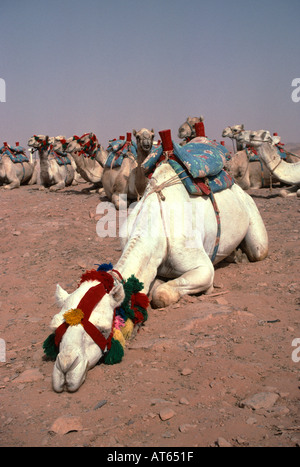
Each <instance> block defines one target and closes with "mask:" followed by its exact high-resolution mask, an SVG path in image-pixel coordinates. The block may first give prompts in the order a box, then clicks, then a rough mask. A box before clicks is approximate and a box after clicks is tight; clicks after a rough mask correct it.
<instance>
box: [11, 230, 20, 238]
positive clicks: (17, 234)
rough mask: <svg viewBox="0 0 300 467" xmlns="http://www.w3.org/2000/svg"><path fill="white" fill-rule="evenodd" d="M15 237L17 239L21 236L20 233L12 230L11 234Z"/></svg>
mask: <svg viewBox="0 0 300 467" xmlns="http://www.w3.org/2000/svg"><path fill="white" fill-rule="evenodd" d="M12 234H13V235H14V236H15V237H18V236H19V235H21V232H20V231H19V230H14V231H13V233H12Z"/></svg>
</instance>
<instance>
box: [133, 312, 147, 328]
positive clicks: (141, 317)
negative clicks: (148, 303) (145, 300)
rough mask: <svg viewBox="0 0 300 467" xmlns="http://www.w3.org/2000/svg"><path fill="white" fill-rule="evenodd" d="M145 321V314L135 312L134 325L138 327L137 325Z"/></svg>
mask: <svg viewBox="0 0 300 467" xmlns="http://www.w3.org/2000/svg"><path fill="white" fill-rule="evenodd" d="M143 321H145V318H144V315H143V313H141V312H140V311H135V310H134V319H133V324H135V325H136V324H137V323H142V322H143Z"/></svg>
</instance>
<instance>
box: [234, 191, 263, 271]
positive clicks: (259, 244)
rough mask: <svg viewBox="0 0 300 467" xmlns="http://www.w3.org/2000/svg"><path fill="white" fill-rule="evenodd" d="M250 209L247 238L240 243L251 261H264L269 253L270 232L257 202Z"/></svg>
mask: <svg viewBox="0 0 300 467" xmlns="http://www.w3.org/2000/svg"><path fill="white" fill-rule="evenodd" d="M251 202H252V203H253V205H252V208H251V210H248V211H249V218H250V222H249V227H248V230H247V233H246V236H245V238H244V239H243V241H242V242H241V244H240V247H241V249H242V251H243V252H244V253H246V255H247V257H248V259H249V261H253V262H254V261H262V260H263V259H265V258H266V257H267V255H268V234H267V230H266V227H265V225H264V223H263V220H262V218H261V216H260V214H259V211H258V209H257V207H256V204H255V203H254V201H253V200H252V199H251Z"/></svg>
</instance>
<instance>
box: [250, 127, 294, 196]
mask: <svg viewBox="0 0 300 467" xmlns="http://www.w3.org/2000/svg"><path fill="white" fill-rule="evenodd" d="M260 139H261V141H259V140H258V139H257V135H255V134H253V135H252V140H251V141H252V142H253V143H256V144H257V151H258V155H259V157H260V159H261V160H262V162H263V163H264V164H265V165H266V167H267V168H268V169H269V171H270V172H271V173H272V174H273V175H275V176H276V177H277V178H278V180H280V181H281V182H282V183H285V184H287V185H292V186H291V187H290V188H288V189H286V190H281V192H280V195H281V196H283V197H285V196H295V195H297V196H298V197H300V162H295V163H288V162H286V161H284V160H283V159H281V158H280V156H279V154H278V152H277V151H276V149H275V148H274V146H273V145H272V144H270V142H265V141H266V140H268V136H267V135H264V134H262V135H260Z"/></svg>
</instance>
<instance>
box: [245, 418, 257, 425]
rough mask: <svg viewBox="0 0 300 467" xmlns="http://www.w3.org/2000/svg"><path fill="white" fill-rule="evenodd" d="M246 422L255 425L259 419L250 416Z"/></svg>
mask: <svg viewBox="0 0 300 467" xmlns="http://www.w3.org/2000/svg"><path fill="white" fill-rule="evenodd" d="M246 423H247V425H255V423H257V420H256V418H254V417H249V418H248V419H247V420H246Z"/></svg>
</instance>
